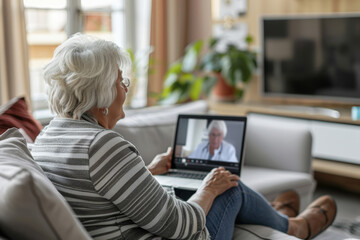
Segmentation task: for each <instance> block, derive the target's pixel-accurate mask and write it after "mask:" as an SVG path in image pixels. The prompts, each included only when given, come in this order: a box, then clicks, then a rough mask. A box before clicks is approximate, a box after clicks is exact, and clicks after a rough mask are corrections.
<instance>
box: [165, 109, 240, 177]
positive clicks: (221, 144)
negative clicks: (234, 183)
mask: <svg viewBox="0 0 360 240" xmlns="http://www.w3.org/2000/svg"><path fill="white" fill-rule="evenodd" d="M245 130H246V117H233V116H218V115H214V116H212V115H179V117H178V121H177V126H176V133H175V141H174V151H173V157H172V165H171V166H172V168H173V169H185V170H196V171H204V172H208V171H210V170H211V169H213V168H217V167H220V166H222V167H225V168H226V169H227V170H229V171H230V172H232V173H235V174H238V175H240V169H241V163H242V156H243V151H244V141H245Z"/></svg>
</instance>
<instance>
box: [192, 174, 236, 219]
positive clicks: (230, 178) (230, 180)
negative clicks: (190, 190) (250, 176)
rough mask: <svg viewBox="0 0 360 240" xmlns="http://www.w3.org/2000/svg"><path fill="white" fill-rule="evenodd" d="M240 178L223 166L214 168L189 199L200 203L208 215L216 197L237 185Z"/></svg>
mask: <svg viewBox="0 0 360 240" xmlns="http://www.w3.org/2000/svg"><path fill="white" fill-rule="evenodd" d="M239 180H240V178H239V176H237V175H235V174H231V172H229V171H227V170H225V168H223V167H219V168H214V169H213V170H211V172H210V173H209V174H208V175H207V176H206V177H205V179H204V181H203V182H202V185H201V186H200V188H199V189H198V190H197V191H196V193H195V194H194V195H193V196H192V197H191V198H190V199H189V200H188V201H191V202H196V203H197V204H199V205H200V206H201V207H202V209H203V210H204V212H205V214H206V215H207V214H208V213H209V211H210V208H211V206H212V204H213V201H214V199H215V198H216V197H217V196H219V195H220V194H222V193H223V192H225V191H226V190H228V189H229V188H232V187H236V186H237V185H238V184H239V183H238V181H239Z"/></svg>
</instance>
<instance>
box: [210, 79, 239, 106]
mask: <svg viewBox="0 0 360 240" xmlns="http://www.w3.org/2000/svg"><path fill="white" fill-rule="evenodd" d="M214 74H215V76H216V77H217V79H218V80H217V82H216V84H215V85H214V87H213V88H212V90H211V99H213V100H215V101H221V102H223V101H224V102H231V101H235V100H236V96H235V90H234V87H232V86H230V85H229V84H228V83H227V82H226V81H225V79H224V77H223V76H222V75H221V74H220V73H214Z"/></svg>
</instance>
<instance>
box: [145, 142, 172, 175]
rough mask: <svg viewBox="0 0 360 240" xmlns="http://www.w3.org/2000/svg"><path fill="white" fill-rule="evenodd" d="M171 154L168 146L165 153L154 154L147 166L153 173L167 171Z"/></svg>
mask: <svg viewBox="0 0 360 240" xmlns="http://www.w3.org/2000/svg"><path fill="white" fill-rule="evenodd" d="M171 156H172V149H171V147H169V148H168V149H167V152H166V153H161V154H158V155H156V156H155V158H154V159H153V160H152V161H151V163H150V164H149V165H148V166H147V168H148V169H149V171H150V172H151V173H152V174H153V175H158V174H164V173H167V172H168V171H169V169H170V166H171Z"/></svg>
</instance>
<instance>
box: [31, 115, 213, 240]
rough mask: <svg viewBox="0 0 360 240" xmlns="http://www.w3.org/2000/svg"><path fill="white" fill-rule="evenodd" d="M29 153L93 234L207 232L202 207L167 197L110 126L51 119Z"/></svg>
mask: <svg viewBox="0 0 360 240" xmlns="http://www.w3.org/2000/svg"><path fill="white" fill-rule="evenodd" d="M139 137H141V136H139ZM149 144H150V143H149ZM149 147H151V146H149ZM32 155H33V157H34V159H35V160H36V161H37V163H38V164H39V165H40V166H41V167H42V168H43V170H44V171H45V172H46V175H47V176H48V178H49V179H50V180H51V181H52V182H53V184H54V185H55V186H56V188H57V189H58V191H59V192H60V193H61V194H62V195H63V196H64V197H65V199H66V200H67V201H68V203H69V204H70V206H71V207H72V209H73V210H74V212H75V213H76V215H77V217H78V218H79V220H80V221H81V222H82V224H83V225H84V227H85V228H86V229H87V231H88V232H89V233H90V235H91V236H92V237H93V238H94V239H132V240H135V239H156V237H157V236H160V237H162V238H167V239H207V238H208V237H209V236H208V231H207V229H206V227H205V214H204V211H203V210H202V208H201V207H200V206H199V205H197V204H196V203H194V202H184V201H181V200H179V199H176V198H175V197H173V196H170V195H169V194H168V193H167V192H166V191H165V190H164V189H163V188H162V187H161V186H160V184H159V183H158V182H157V181H156V180H155V178H154V177H153V176H152V175H151V173H150V172H149V171H148V169H147V168H146V167H145V164H144V162H143V160H142V158H141V156H140V155H139V153H138V151H137V150H136V148H135V147H134V146H133V145H132V144H131V143H130V142H128V141H126V140H124V139H123V137H122V136H121V135H120V134H118V133H116V132H114V131H111V130H108V129H105V128H103V127H101V126H99V125H97V124H96V123H94V122H91V121H85V120H72V119H65V118H55V119H54V120H52V121H51V122H50V124H49V125H48V126H47V127H45V128H44V129H43V131H42V132H41V133H40V135H39V136H38V137H37V139H36V141H35V144H34V145H33V147H32Z"/></svg>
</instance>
